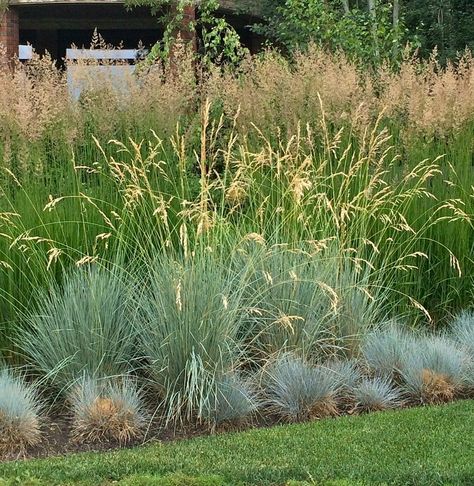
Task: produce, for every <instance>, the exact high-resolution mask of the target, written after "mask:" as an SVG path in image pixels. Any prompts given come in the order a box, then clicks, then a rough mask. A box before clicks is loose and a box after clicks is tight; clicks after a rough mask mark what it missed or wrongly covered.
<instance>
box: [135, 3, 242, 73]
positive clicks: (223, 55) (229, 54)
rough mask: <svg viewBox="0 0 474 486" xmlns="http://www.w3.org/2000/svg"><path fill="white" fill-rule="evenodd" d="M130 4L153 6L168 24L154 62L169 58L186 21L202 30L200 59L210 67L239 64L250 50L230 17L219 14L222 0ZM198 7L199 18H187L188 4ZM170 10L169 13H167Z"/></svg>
mask: <svg viewBox="0 0 474 486" xmlns="http://www.w3.org/2000/svg"><path fill="white" fill-rule="evenodd" d="M125 4H126V6H128V7H134V6H149V7H151V9H152V13H155V14H157V13H158V14H159V15H160V17H159V21H160V23H161V25H162V26H163V27H164V28H165V30H164V36H163V39H162V41H161V42H159V43H157V44H156V45H155V46H154V47H153V48H152V51H151V53H150V55H149V57H148V59H147V60H146V62H145V64H151V63H153V62H155V61H156V60H157V59H161V60H168V59H169V56H170V53H171V52H172V49H173V45H174V44H175V43H176V36H177V32H178V31H179V29H180V28H181V27H182V26H183V22H185V23H186V29H188V30H189V31H190V32H193V33H196V35H197V33H199V34H200V40H201V41H202V46H200V47H201V48H200V49H199V54H200V60H201V62H202V63H203V64H204V65H206V66H207V67H211V65H213V64H214V63H222V64H230V65H232V66H236V65H237V64H238V63H239V62H240V61H241V60H242V59H243V57H244V56H245V55H246V54H247V53H248V51H247V50H246V49H245V48H244V47H243V46H242V44H241V42H240V36H239V34H238V33H237V31H236V30H235V29H234V28H233V27H232V25H231V24H230V23H228V22H227V20H226V19H225V18H224V17H222V16H218V15H217V11H218V9H219V1H218V0H201V1H199V2H195V1H194V0H179V1H175V0H127V1H126V2H125ZM191 5H192V6H193V7H195V8H196V11H197V16H196V19H193V20H191V21H189V19H185V8H186V7H188V6H191ZM164 12H167V13H164Z"/></svg>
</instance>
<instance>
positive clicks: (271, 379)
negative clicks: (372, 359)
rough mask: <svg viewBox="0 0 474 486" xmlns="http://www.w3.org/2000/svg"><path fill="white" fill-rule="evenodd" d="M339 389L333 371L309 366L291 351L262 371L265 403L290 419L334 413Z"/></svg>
mask: <svg viewBox="0 0 474 486" xmlns="http://www.w3.org/2000/svg"><path fill="white" fill-rule="evenodd" d="M339 389H340V380H339V378H338V376H337V375H336V373H335V372H334V371H333V370H331V369H329V368H327V367H324V366H312V365H310V364H309V363H307V362H306V361H304V360H303V359H301V358H299V357H297V356H295V355H293V354H285V355H283V356H281V357H279V358H276V359H275V360H274V361H273V362H272V363H270V364H269V365H268V367H267V369H266V370H265V378H264V390H265V394H266V397H267V405H268V407H269V409H270V410H271V411H272V412H273V413H274V414H276V415H277V416H279V417H281V418H283V419H284V420H286V421H289V422H296V421H301V420H313V419H319V418H323V417H329V416H335V415H337V414H338V404H337V397H338V393H339Z"/></svg>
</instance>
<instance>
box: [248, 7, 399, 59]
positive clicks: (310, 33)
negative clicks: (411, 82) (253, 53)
mask: <svg viewBox="0 0 474 486" xmlns="http://www.w3.org/2000/svg"><path fill="white" fill-rule="evenodd" d="M348 5H349V4H348ZM358 5H359V4H357V6H354V7H353V8H352V9H350V10H349V11H348V12H344V11H343V9H342V2H340V1H333V0H331V1H325V0H284V1H283V0H281V1H279V2H277V4H276V6H275V4H274V2H271V5H270V4H269V6H268V8H267V12H268V15H267V18H266V22H265V23H263V24H260V25H257V26H256V27H255V30H256V31H257V32H259V33H261V34H263V35H265V36H267V37H268V38H269V39H271V40H273V41H274V42H276V43H277V45H280V46H282V47H283V48H284V49H285V51H287V52H288V53H292V52H294V51H296V50H299V49H303V50H304V49H306V48H307V47H308V45H309V44H310V43H316V44H318V45H320V46H321V47H323V48H327V49H330V50H333V51H334V50H342V51H343V52H344V53H345V54H346V55H348V57H350V58H352V59H356V60H358V61H361V62H362V63H363V64H366V65H373V64H378V63H381V62H383V61H390V62H397V61H398V60H399V56H400V55H401V53H402V51H403V43H404V41H405V39H406V32H405V29H404V27H403V23H400V22H399V23H398V24H397V25H396V26H394V25H393V23H392V7H391V4H390V3H383V2H378V1H377V2H376V3H375V9H374V11H373V12H371V11H368V10H367V9H366V8H364V7H359V6H358Z"/></svg>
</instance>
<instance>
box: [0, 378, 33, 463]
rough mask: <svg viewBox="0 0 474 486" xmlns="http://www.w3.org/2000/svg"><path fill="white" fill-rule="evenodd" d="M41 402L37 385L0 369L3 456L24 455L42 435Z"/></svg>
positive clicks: (1, 444) (0, 439)
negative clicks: (35, 386)
mask: <svg viewBox="0 0 474 486" xmlns="http://www.w3.org/2000/svg"><path fill="white" fill-rule="evenodd" d="M40 415H41V404H40V401H39V399H38V396H37V393H36V389H35V388H34V387H33V386H31V385H28V384H27V383H25V382H24V381H23V380H22V379H21V378H19V377H16V376H14V375H13V374H12V372H11V371H9V370H7V369H2V370H0V457H2V456H3V457H5V456H7V457H8V456H12V455H21V454H23V453H25V452H26V450H27V449H28V448H29V447H32V446H36V445H37V444H39V442H40V439H41V419H40Z"/></svg>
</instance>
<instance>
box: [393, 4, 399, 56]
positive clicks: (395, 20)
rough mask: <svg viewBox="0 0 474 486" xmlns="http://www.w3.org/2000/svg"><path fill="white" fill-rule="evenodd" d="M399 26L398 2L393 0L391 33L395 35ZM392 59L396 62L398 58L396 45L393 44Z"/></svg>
mask: <svg viewBox="0 0 474 486" xmlns="http://www.w3.org/2000/svg"><path fill="white" fill-rule="evenodd" d="M399 25H400V0H393V31H394V33H395V34H397V33H398V27H399ZM392 55H393V59H394V60H396V59H397V57H398V44H397V43H395V44H393V50H392Z"/></svg>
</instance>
